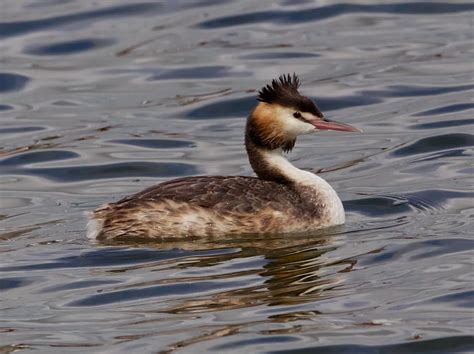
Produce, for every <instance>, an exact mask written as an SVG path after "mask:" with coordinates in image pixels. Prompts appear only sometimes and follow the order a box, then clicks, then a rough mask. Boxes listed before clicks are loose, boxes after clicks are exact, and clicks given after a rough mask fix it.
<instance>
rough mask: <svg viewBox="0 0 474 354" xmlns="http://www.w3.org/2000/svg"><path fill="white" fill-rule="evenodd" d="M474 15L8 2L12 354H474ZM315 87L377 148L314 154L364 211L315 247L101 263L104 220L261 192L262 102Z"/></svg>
mask: <svg viewBox="0 0 474 354" xmlns="http://www.w3.org/2000/svg"><path fill="white" fill-rule="evenodd" d="M473 14H474V4H473V3H472V2H469V1H448V0H445V1H418V2H416V1H405V2H402V1H396V2H395V1H375V0H374V1H353V2H343V1H325V0H319V1H306V0H300V1H289V0H280V1H258V2H257V1H232V2H231V1H216V0H203V1H153V2H136V1H124V0H116V1H112V0H94V1H89V0H85V1H70V0H69V1H57V0H3V1H2V2H1V4H0V97H1V102H0V117H1V118H0V119H1V123H0V139H1V140H0V190H1V193H0V198H1V199H0V223H1V225H0V277H1V278H0V352H1V353H10V352H13V351H18V352H25V353H28V352H31V351H32V350H33V351H36V352H40V353H64V352H76V353H204V352H209V353H274V354H283V353H299V354H303V353H305V354H307V353H343V354H345V353H364V354H365V353H368V354H375V353H400V354H401V353H430V354H433V353H439V354H444V353H470V352H474V341H473V337H472V335H473V326H474V313H473V311H472V309H473V306H474V287H473V281H474V272H473V270H474V269H473V265H472V256H473V253H472V250H473V248H474V237H473V230H474V226H473V225H474V222H473V216H474V202H473V200H474V198H473V197H474V188H473V178H472V177H473V173H474V164H473V161H474V159H473V151H474V150H473V148H474V135H473V133H474V129H473V127H474V117H473V113H474V101H473V88H474V83H473V72H474V65H473V57H474V56H473V54H474V48H473V39H472V37H473V32H474V27H473V26H474V25H473V23H474V22H473ZM287 72H297V73H298V74H299V75H300V77H301V79H302V81H303V86H302V92H303V93H304V94H306V95H308V96H310V97H312V98H314V99H315V100H316V102H317V103H318V105H319V106H320V108H321V110H322V111H323V112H324V113H325V114H326V116H327V117H328V118H331V119H334V120H339V121H342V122H346V123H349V124H353V125H355V126H357V127H359V128H361V129H363V130H364V132H363V133H362V134H346V133H330V132H328V133H321V134H317V135H314V136H305V137H304V138H301V139H300V140H299V141H298V143H297V147H296V149H295V150H294V152H293V153H292V154H291V155H290V159H291V161H293V162H294V164H296V165H297V166H299V167H302V168H305V169H308V170H311V171H314V172H318V173H321V174H322V176H323V177H324V178H326V179H327V180H328V181H329V182H330V183H331V184H332V185H333V186H334V188H335V189H336V190H337V191H338V193H339V194H340V196H341V198H342V199H343V201H344V204H345V207H346V211H347V223H346V225H345V226H343V227H339V228H335V229H330V230H325V231H320V232H314V234H312V235H310V236H308V235H306V236H304V237H302V236H289V235H287V236H284V237H283V236H275V237H265V238H263V237H258V236H255V237H246V238H243V237H242V238H235V237H234V238H230V237H225V236H223V237H222V238H220V239H194V240H176V241H169V242H164V243H159V242H158V243H154V244H145V245H143V244H142V245H133V244H122V245H101V244H95V243H92V242H90V241H89V240H88V239H87V238H86V235H85V224H86V222H85V218H84V216H83V213H84V212H85V211H87V210H91V209H93V208H95V207H97V206H98V205H100V204H101V203H104V202H108V201H114V200H117V199H118V198H120V197H123V196H125V195H127V194H130V193H133V192H136V191H139V190H140V189H142V188H144V187H146V186H149V185H152V184H155V183H158V182H161V181H165V180H168V179H170V178H174V177H178V176H189V175H198V174H223V175H226V174H241V175H250V174H252V171H251V169H250V167H249V165H248V163H247V159H246V155H245V151H244V149H243V128H244V124H245V118H246V116H247V114H248V112H249V110H250V109H251V108H252V107H253V105H254V104H255V102H256V101H255V94H256V91H255V90H256V89H259V88H260V87H261V86H262V85H264V84H266V83H267V82H268V81H269V80H270V79H271V78H274V77H277V76H278V75H280V74H282V73H287Z"/></svg>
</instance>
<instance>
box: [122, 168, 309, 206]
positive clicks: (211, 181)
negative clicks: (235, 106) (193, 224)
mask: <svg viewBox="0 0 474 354" xmlns="http://www.w3.org/2000/svg"><path fill="white" fill-rule="evenodd" d="M160 200H173V201H175V202H185V203H189V204H191V205H197V206H201V207H205V208H213V209H215V210H216V211H222V212H225V211H231V212H245V213H251V212H254V211H257V210H259V209H261V208H263V207H269V208H272V209H275V210H285V209H286V208H288V206H289V204H298V203H299V202H300V198H299V196H298V194H297V193H295V192H294V191H293V190H292V189H291V188H290V187H288V186H286V185H284V184H280V183H276V182H272V181H265V180H261V179H259V178H255V177H244V176H199V177H185V178H179V179H174V180H171V181H168V182H164V183H161V184H158V185H155V186H152V187H149V188H147V189H145V190H143V191H141V192H139V193H137V194H134V195H132V196H129V197H126V198H124V199H122V200H120V201H118V202H117V203H115V205H116V206H117V207H124V206H125V205H127V204H135V202H137V203H139V202H143V201H154V202H158V201H160Z"/></svg>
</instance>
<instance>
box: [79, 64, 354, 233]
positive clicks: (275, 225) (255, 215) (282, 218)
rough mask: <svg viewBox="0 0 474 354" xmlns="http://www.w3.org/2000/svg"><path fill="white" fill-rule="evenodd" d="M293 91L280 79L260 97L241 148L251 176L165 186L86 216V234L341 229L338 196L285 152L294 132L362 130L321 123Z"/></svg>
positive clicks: (293, 80) (292, 81)
mask: <svg viewBox="0 0 474 354" xmlns="http://www.w3.org/2000/svg"><path fill="white" fill-rule="evenodd" d="M299 87H300V80H299V78H298V76H297V75H296V74H295V73H293V74H292V75H291V74H284V75H281V76H279V77H278V78H277V79H273V80H272V81H271V83H269V84H267V85H266V86H264V87H263V88H262V89H261V90H260V91H259V92H258V95H257V104H256V106H255V107H254V109H253V110H252V111H251V113H250V115H249V116H248V118H247V122H246V126H245V148H246V152H247V155H248V159H249V162H250V165H251V167H252V169H253V171H254V172H255V174H256V177H254V176H190V177H183V178H178V179H173V180H170V181H165V182H163V183H160V184H157V185H154V186H151V187H149V188H146V189H144V190H142V191H141V192H138V193H136V194H133V195H131V196H127V197H125V198H122V199H120V200H118V201H117V202H112V203H108V204H104V205H102V206H100V207H98V208H97V209H96V210H94V211H92V212H90V213H89V222H88V226H87V228H88V232H87V236H88V237H89V238H90V239H95V240H99V241H111V240H114V241H115V240H130V239H131V240H137V241H139V240H145V241H146V240H160V239H169V238H185V239H186V238H192V237H219V235H226V236H229V235H245V234H249V235H250V234H253V235H261V234H285V233H298V232H310V231H314V230H318V229H323V228H328V227H331V226H336V225H342V224H344V223H345V214H344V208H343V205H342V202H341V200H340V198H339V196H338V195H337V193H336V191H335V190H334V189H333V188H332V187H331V186H330V185H329V183H327V182H326V181H325V180H324V179H323V178H322V177H320V176H318V175H316V174H314V173H312V172H309V171H304V170H302V169H299V168H297V167H295V166H294V165H293V164H292V163H291V162H290V161H289V160H288V159H287V158H286V156H285V155H286V153H289V152H290V151H291V150H292V149H293V147H294V145H295V142H296V139H297V137H298V136H300V135H304V134H310V133H315V132H319V131H323V130H335V131H343V132H360V131H361V130H359V129H357V128H355V127H354V126H351V125H349V124H344V123H338V122H335V121H332V120H328V119H326V118H325V117H324V115H323V113H322V112H321V111H320V109H319V108H318V106H317V105H316V103H315V102H314V101H313V100H312V99H310V98H309V97H307V96H304V95H302V94H300V92H299Z"/></svg>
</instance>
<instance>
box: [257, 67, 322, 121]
mask: <svg viewBox="0 0 474 354" xmlns="http://www.w3.org/2000/svg"><path fill="white" fill-rule="evenodd" d="M299 87H300V79H299V78H298V76H297V75H296V74H295V73H293V75H290V74H286V75H281V76H280V77H279V78H278V80H276V79H273V80H272V83H271V84H269V85H266V86H264V87H263V88H262V89H261V90H260V91H259V93H258V96H257V100H259V101H260V102H266V103H270V104H271V103H276V104H280V105H282V106H285V107H291V108H294V109H295V110H297V111H301V112H309V113H312V114H314V115H315V116H317V117H321V118H322V117H323V114H322V113H321V111H320V110H319V108H318V107H317V106H316V104H315V103H314V102H313V101H312V100H311V99H310V98H308V97H305V96H301V95H300V93H299V92H298V88H299Z"/></svg>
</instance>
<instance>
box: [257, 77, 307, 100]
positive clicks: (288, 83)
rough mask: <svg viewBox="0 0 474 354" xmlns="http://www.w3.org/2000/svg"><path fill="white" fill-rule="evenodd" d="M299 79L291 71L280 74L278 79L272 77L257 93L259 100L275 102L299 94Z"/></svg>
mask: <svg viewBox="0 0 474 354" xmlns="http://www.w3.org/2000/svg"><path fill="white" fill-rule="evenodd" d="M299 87H300V79H298V76H296V74H295V73H293V76H291V75H290V74H287V75H281V76H280V77H279V78H278V80H276V79H273V80H272V83H271V84H270V85H267V86H264V87H263V88H262V89H261V90H260V92H259V93H258V97H257V99H258V100H259V101H260V102H267V103H277V102H281V101H282V100H284V99H285V97H289V96H299V92H298V88H299Z"/></svg>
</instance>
